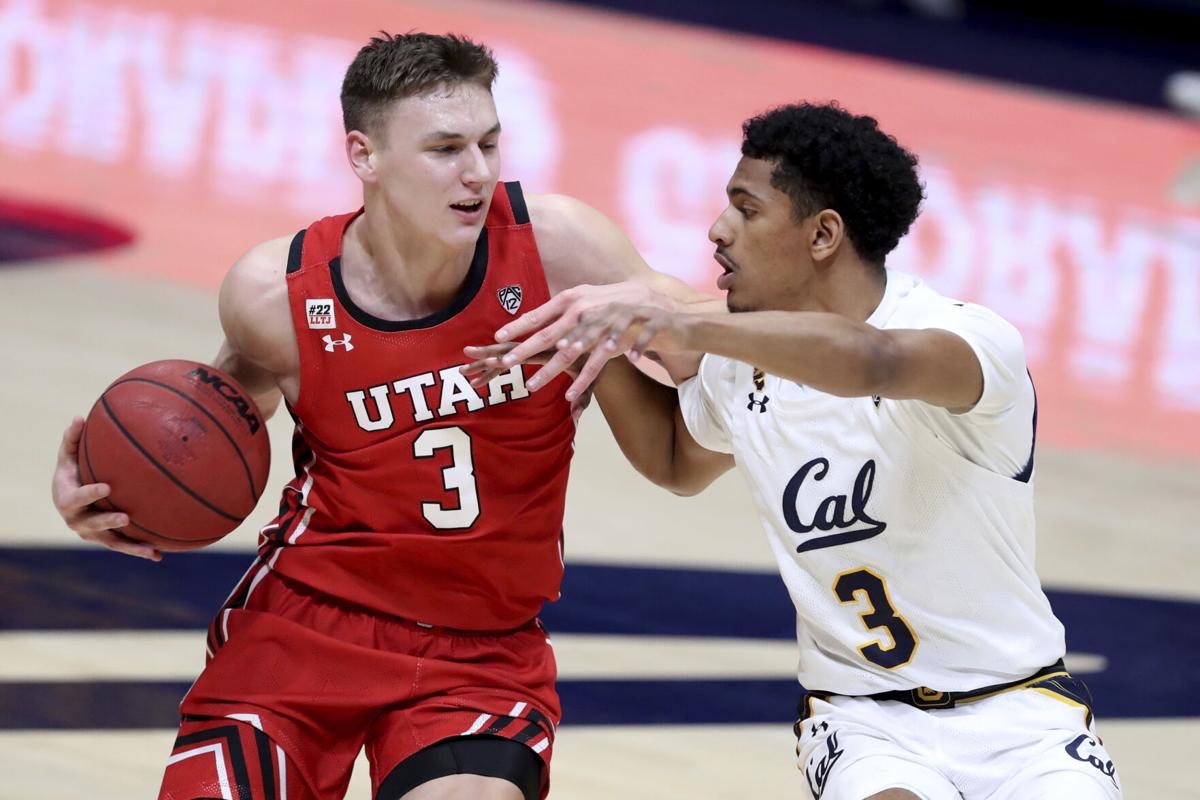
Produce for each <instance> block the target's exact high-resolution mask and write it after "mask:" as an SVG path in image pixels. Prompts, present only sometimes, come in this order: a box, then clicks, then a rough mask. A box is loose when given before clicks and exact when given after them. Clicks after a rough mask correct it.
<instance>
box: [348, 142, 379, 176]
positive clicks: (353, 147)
mask: <svg viewBox="0 0 1200 800" xmlns="http://www.w3.org/2000/svg"><path fill="white" fill-rule="evenodd" d="M346 159H347V160H348V161H349V162H350V168H351V169H352V170H354V174H355V175H357V176H358V179H359V180H360V181H362V182H363V183H375V182H376V180H378V176H377V174H376V172H375V143H374V142H372V141H371V137H369V136H367V135H366V134H365V133H363V132H362V131H350V132H349V133H347V134H346Z"/></svg>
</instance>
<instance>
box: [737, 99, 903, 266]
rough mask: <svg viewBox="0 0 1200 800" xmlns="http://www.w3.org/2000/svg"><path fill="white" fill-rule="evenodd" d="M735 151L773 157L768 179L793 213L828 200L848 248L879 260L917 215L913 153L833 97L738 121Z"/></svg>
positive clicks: (800, 215)
mask: <svg viewBox="0 0 1200 800" xmlns="http://www.w3.org/2000/svg"><path fill="white" fill-rule="evenodd" d="M742 155H744V156H747V157H748V158H757V159H763V160H767V161H774V162H775V163H776V166H775V170H774V172H773V173H772V174H771V185H772V186H774V187H775V188H776V189H778V190H779V191H781V192H784V193H786V194H787V195H788V197H790V198H791V199H792V213H793V214H794V215H795V216H796V219H797V220H801V219H804V218H806V217H809V216H812V215H813V214H816V213H817V212H818V211H821V210H822V209H826V208H831V209H833V210H834V211H836V212H838V214H840V215H841V217H842V220H843V221H844V222H845V223H846V234H847V236H849V238H850V242H851V244H853V245H854V249H855V251H857V253H858V255H859V256H860V257H861V258H862V259H863V260H864V261H868V262H870V263H872V264H877V265H881V266H882V264H883V261H884V258H885V257H886V256H887V254H888V253H890V252H891V251H892V250H893V249H895V247H896V245H897V243H899V241H900V238H901V237H902V236H904V234H906V233H907V232H908V229H909V227H911V226H912V223H913V220H915V219H916V218H917V214H918V213H919V210H920V205H921V200H922V198H923V197H924V192H923V191H922V188H921V184H920V182H919V181H918V180H917V171H916V166H917V157H916V156H914V155H913V154H912V153H910V152H908V151H907V150H905V149H904V148H903V147H901V146H900V145H899V144H897V142H896V140H895V138H893V137H891V136H889V135H887V134H886V133H884V132H883V131H881V130H879V123H878V122H876V121H875V119H874V118H872V117H867V116H856V115H854V114H851V113H850V112H848V111H846V110H845V109H844V108H842V107H841V106H839V105H838V104H837V103H827V104H820V105H817V104H812V103H800V104H798V105H788V106H781V107H779V108H774V109H772V110H770V111H768V112H766V113H764V114H760V115H759V116H757V117H753V118H751V119H748V120H746V122H745V123H744V124H743V125H742Z"/></svg>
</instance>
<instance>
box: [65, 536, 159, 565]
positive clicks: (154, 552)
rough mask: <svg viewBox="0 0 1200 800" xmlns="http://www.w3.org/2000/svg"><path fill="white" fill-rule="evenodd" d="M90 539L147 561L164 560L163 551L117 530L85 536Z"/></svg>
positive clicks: (110, 548)
mask: <svg viewBox="0 0 1200 800" xmlns="http://www.w3.org/2000/svg"><path fill="white" fill-rule="evenodd" d="M84 538H87V539H88V540H89V541H93V542H96V543H97V544H102V545H104V546H105V547H107V548H108V549H109V550H115V551H116V552H118V553H124V554H125V555H127V556H135V557H137V558H144V559H146V560H147V561H162V552H160V551H159V550H158V549H157V548H155V547H154V546H153V545H149V544H146V543H145V542H139V541H137V540H136V539H130V538H129V537H128V536H125V535H124V534H122V533H118V532H117V531H107V532H105V533H100V534H96V535H94V536H91V537H84Z"/></svg>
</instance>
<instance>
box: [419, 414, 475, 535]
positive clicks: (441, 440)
mask: <svg viewBox="0 0 1200 800" xmlns="http://www.w3.org/2000/svg"><path fill="white" fill-rule="evenodd" d="M438 450H449V451H450V466H448V467H446V468H445V469H443V470H442V485H443V486H445V487H446V491H448V492H455V493H456V494H458V507H457V508H448V507H446V506H444V505H442V504H441V503H421V513H422V514H424V515H425V519H427V520H429V524H430V525H432V526H433V527H435V528H438V529H439V530H464V529H466V528H469V527H471V526H472V525H474V524H475V520H477V519H479V490H478V488H477V487H476V485H475V463H474V461H473V460H472V458H471V436H470V434H468V433H467V432H466V431H464V430H463V429H462V428H460V427H458V426H455V427H453V428H429V429H427V430H425V431H422V432H421V435H420V436H418V437H417V438H416V440H415V441H414V442H413V456H414V457H415V458H432V457H433V456H434V455H435V454H436V453H437V451H438Z"/></svg>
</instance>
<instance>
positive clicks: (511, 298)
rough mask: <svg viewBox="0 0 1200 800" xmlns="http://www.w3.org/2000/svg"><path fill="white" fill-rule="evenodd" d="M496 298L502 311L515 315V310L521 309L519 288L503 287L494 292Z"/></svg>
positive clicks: (514, 286) (515, 286)
mask: <svg viewBox="0 0 1200 800" xmlns="http://www.w3.org/2000/svg"><path fill="white" fill-rule="evenodd" d="M496 297H498V298H500V305H502V306H504V310H505V311H507V312H508V313H510V314H513V315H515V314H516V313H517V309H519V308H520V307H521V287H520V286H517V285H515V284H514V285H513V286H505V287H504V288H503V289H500V290H499V291H497V292H496Z"/></svg>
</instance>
